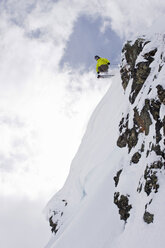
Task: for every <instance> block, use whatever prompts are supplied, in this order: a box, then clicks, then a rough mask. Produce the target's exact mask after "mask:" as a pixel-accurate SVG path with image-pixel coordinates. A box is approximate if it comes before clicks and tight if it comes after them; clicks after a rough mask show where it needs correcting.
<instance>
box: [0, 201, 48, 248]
mask: <svg viewBox="0 0 165 248" xmlns="http://www.w3.org/2000/svg"><path fill="white" fill-rule="evenodd" d="M0 202H1V211H0V219H1V222H0V233H1V239H0V246H1V247H3V248H9V247H24V248H30V247H35V248H41V247H44V246H45V245H46V243H47V241H48V238H49V237H50V228H49V227H48V224H47V223H46V220H45V219H44V216H43V214H42V209H43V208H44V206H45V204H46V202H45V201H44V199H42V198H40V199H35V200H30V199H28V198H26V197H22V198H19V197H18V196H14V197H11V196H10V197H6V196H0Z"/></svg>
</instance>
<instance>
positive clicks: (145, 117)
mask: <svg viewBox="0 0 165 248" xmlns="http://www.w3.org/2000/svg"><path fill="white" fill-rule="evenodd" d="M164 44H165V37H164V36H163V35H160V34H158V35H155V37H154V38H153V40H149V39H146V38H145V37H143V38H139V39H137V40H136V41H135V42H127V43H126V44H125V45H124V48H123V51H122V52H123V55H122V63H121V70H120V73H121V78H122V86H123V89H124V90H125V91H126V90H127V91H128V97H129V102H130V105H129V110H128V111H126V112H125V113H123V114H122V115H123V117H122V119H121V121H120V124H119V132H120V136H119V138H118V140H117V145H118V146H119V147H120V148H121V149H122V148H123V147H126V148H127V156H128V158H129V166H130V168H131V167H134V173H138V174H139V176H138V178H136V185H137V187H136V188H135V190H136V191H137V192H138V193H139V196H140V195H142V194H141V192H145V196H146V197H145V200H144V199H143V204H144V213H143V216H142V218H143V220H144V221H145V222H147V223H148V224H149V223H151V222H153V221H154V215H155V214H156V213H150V211H149V208H150V206H149V205H151V204H152V202H153V201H154V200H155V194H156V193H158V191H159V187H160V183H159V177H160V176H162V175H164V169H165V116H164V106H165V87H164V86H165V81H164V80H165V74H164V62H165V50H164V49H165V47H164ZM142 158H143V159H142ZM124 166H125V165H123V168H121V169H120V170H119V171H118V172H117V173H116V176H115V178H114V180H115V183H116V192H115V194H114V203H115V204H116V205H117V207H118V208H119V214H120V217H121V219H123V220H125V221H127V219H128V218H129V215H130V214H129V212H130V209H131V208H133V207H134V206H133V205H132V204H131V203H130V204H129V197H130V192H127V194H125V195H123V194H122V189H120V180H121V178H122V176H123V174H124ZM128 180H129V179H128ZM132 193H133V194H135V192H132ZM139 200H140V199H139Z"/></svg>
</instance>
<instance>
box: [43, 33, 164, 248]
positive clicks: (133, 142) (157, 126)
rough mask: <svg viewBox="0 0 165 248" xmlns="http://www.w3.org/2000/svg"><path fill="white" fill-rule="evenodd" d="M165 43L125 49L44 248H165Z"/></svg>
mask: <svg viewBox="0 0 165 248" xmlns="http://www.w3.org/2000/svg"><path fill="white" fill-rule="evenodd" d="M164 64H165V36H164V35H163V34H160V33H159V34H155V35H153V36H152V37H151V36H149V37H148V38H147V37H145V36H143V37H140V38H138V39H136V40H135V41H129V42H127V43H126V44H125V45H124V47H123V51H122V59H121V68H120V72H119V73H117V74H116V76H115V77H113V78H112V79H110V80H111V86H110V88H109V90H108V92H107V93H106V95H105V96H104V98H103V99H102V100H101V102H100V103H99V104H98V106H97V108H96V109H95V111H94V113H93V115H92V116H91V119H90V121H89V124H88V126H87V130H86V133H85V135H84V137H83V140H82V143H81V145H80V147H79V150H78V152H77V154H76V156H75V158H74V159H73V162H72V164H71V169H70V173H69V176H68V178H67V180H66V183H65V185H64V187H63V188H62V189H61V190H60V191H59V192H58V193H57V194H56V195H55V196H54V197H53V198H52V199H51V200H50V202H49V203H48V205H47V216H48V219H49V223H50V225H51V228H52V232H53V236H52V238H51V240H50V241H49V243H48V245H47V246H46V247H47V248H66V247H69V248H77V247H78V248H110V247H112V248H125V247H127V248H132V247H134V248H137V247H141V248H143V247H145V248H155V247H159V248H164V245H165V235H164V225H165V214H164V206H165V197H164V195H165V67H164Z"/></svg>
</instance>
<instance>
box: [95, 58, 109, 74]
mask: <svg viewBox="0 0 165 248" xmlns="http://www.w3.org/2000/svg"><path fill="white" fill-rule="evenodd" d="M108 63H110V61H109V60H108V59H105V58H99V59H98V60H97V64H96V71H97V72H98V71H99V70H98V68H99V66H101V65H106V64H108Z"/></svg>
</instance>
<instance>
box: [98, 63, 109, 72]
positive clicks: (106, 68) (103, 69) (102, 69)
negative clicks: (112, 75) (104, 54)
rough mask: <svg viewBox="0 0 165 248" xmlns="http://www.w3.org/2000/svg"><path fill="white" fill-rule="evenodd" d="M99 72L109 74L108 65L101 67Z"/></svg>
mask: <svg viewBox="0 0 165 248" xmlns="http://www.w3.org/2000/svg"><path fill="white" fill-rule="evenodd" d="M98 71H99V72H107V71H108V65H100V66H99V67H98Z"/></svg>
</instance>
